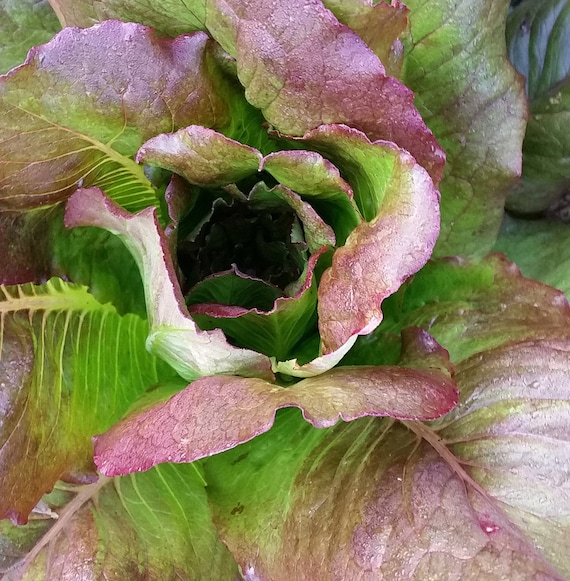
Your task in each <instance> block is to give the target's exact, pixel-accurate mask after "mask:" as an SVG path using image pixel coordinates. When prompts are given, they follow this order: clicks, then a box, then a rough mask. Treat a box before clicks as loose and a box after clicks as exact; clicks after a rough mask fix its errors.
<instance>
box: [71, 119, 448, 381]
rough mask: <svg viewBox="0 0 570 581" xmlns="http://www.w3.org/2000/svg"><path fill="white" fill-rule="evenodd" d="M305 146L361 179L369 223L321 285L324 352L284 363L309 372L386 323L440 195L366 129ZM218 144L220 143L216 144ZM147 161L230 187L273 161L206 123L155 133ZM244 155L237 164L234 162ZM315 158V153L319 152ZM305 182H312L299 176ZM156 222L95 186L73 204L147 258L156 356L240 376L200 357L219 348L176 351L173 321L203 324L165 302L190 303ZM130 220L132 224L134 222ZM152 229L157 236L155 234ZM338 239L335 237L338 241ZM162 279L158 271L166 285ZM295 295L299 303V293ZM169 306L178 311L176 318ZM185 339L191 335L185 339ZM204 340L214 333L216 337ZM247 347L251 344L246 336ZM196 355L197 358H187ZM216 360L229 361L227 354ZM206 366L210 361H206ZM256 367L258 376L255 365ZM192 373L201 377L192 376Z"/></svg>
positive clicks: (284, 367) (426, 240) (360, 199)
mask: <svg viewBox="0 0 570 581" xmlns="http://www.w3.org/2000/svg"><path fill="white" fill-rule="evenodd" d="M298 142H299V143H303V144H307V145H309V146H310V147H311V148H314V149H317V150H320V151H321V152H323V154H324V155H325V156H328V157H330V158H331V159H332V161H333V162H335V163H336V164H337V165H338V166H339V167H340V168H341V169H342V170H344V172H345V173H346V175H347V176H348V179H349V181H352V182H353V187H354V192H355V195H354V199H355V202H356V205H357V206H358V207H359V209H360V211H361V212H362V214H363V215H364V217H365V218H367V220H368V221H364V222H362V223H361V224H359V225H357V226H356V228H355V229H354V230H353V231H352V233H351V234H350V235H349V236H348V238H347V240H346V242H345V244H344V245H343V246H342V247H341V248H338V249H337V250H336V252H335V254H334V256H333V261H332V266H331V268H330V269H328V270H327V271H326V272H325V274H324V275H323V277H322V278H321V281H320V284H319V287H318V316H319V334H320V338H321V349H320V352H319V353H316V354H315V356H316V358H315V359H314V360H313V361H312V362H310V363H306V364H299V363H298V362H297V361H295V359H291V360H288V361H283V362H275V364H274V368H275V370H276V371H278V372H283V373H287V374H292V375H299V376H305V377H306V376H309V375H316V374H318V373H322V372H323V371H325V370H326V369H330V368H331V367H333V366H334V365H335V364H336V363H338V361H339V360H340V358H341V357H342V356H344V355H345V354H346V352H347V351H348V349H350V347H351V346H352V344H353V343H354V341H355V340H356V336H357V335H359V334H368V333H370V332H371V331H372V330H373V329H374V328H375V327H376V326H377V325H378V324H379V323H380V321H381V320H382V312H381V309H380V305H381V302H382V301H383V300H384V299H385V298H386V297H387V296H389V295H391V294H392V293H394V292H395V291H396V290H397V289H398V288H399V286H400V285H401V284H402V282H403V281H404V280H405V279H407V278H408V277H409V276H411V275H412V274H414V273H415V272H416V271H417V270H418V269H419V268H421V266H423V264H425V262H426V261H427V259H428V258H429V256H430V254H431V251H432V249H433V245H434V243H435V240H436V238H437V233H438V228H439V208H438V202H439V193H438V192H437V190H436V189H435V188H434V185H433V183H432V180H431V179H430V177H429V175H428V174H427V172H426V171H425V170H424V169H423V168H421V167H420V166H419V165H418V164H417V163H415V161H414V159H413V158H412V157H411V156H410V155H409V154H408V153H406V152H405V151H403V150H401V149H399V148H397V147H396V146H394V145H393V144H390V143H385V142H380V141H378V142H374V143H372V142H370V140H368V139H367V137H366V136H365V135H364V134H363V133H361V132H360V131H357V130H355V129H350V128H348V127H346V126H344V125H338V126H337V125H332V126H322V127H320V128H319V129H316V130H314V131H312V132H309V133H307V134H306V135H305V136H304V137H303V138H302V139H300V140H298ZM209 144H211V145H212V147H208V145H209ZM296 155H297V156H298V157H299V156H302V152H297V154H296ZM137 158H138V159H139V160H141V161H145V162H147V163H150V164H153V165H156V164H158V165H162V164H163V165H164V166H166V167H167V168H168V169H170V170H174V171H176V172H177V173H179V174H180V175H182V176H184V177H185V178H187V179H188V180H189V182H191V183H194V184H200V185H212V186H213V185H220V183H221V181H223V180H225V179H232V178H234V179H239V178H243V177H244V176H245V175H246V174H247V173H248V172H252V171H253V168H254V164H257V166H258V168H261V167H262V164H263V163H264V160H263V158H262V156H261V154H260V153H259V152H256V151H255V150H254V149H253V148H250V147H247V146H244V145H241V144H239V143H237V142H235V141H233V140H230V139H228V138H226V137H224V136H223V135H221V134H218V133H216V132H214V131H211V130H208V129H204V128H199V127H190V128H187V129H183V130H180V131H178V132H177V133H174V134H170V135H165V136H158V137H155V138H153V139H151V140H150V142H148V143H147V144H145V145H144V146H143V147H142V148H141V150H140V151H139V153H138V157H137ZM194 158H196V159H200V160H203V159H207V160H208V163H207V164H205V163H202V161H200V163H198V164H192V163H189V162H188V160H191V159H194ZM234 158H235V159H236V164H235V166H234V165H232V164H230V163H229V161H230V160H232V159H234ZM268 158H269V159H270V160H271V161H270V164H269V166H265V165H264V166H263V167H264V168H265V169H266V170H267V171H271V170H272V167H277V168H278V173H284V175H285V177H286V178H287V177H288V173H287V172H283V167H285V166H282V167H281V170H280V166H279V163H277V161H278V154H272V155H271V154H270V156H268ZM309 158H310V159H311V160H314V159H315V158H314V155H311V154H309ZM320 167H322V164H320ZM228 172H229V173H228ZM297 181H298V182H302V180H299V179H297ZM301 185H303V184H302V183H301ZM328 188H329V186H328V183H326V182H325V188H324V196H323V197H324V198H325V199H326V198H327V197H328V191H329V190H328ZM275 191H277V188H276V189H275ZM313 191H314V187H313ZM255 192H256V193H257V191H255ZM252 195H254V193H253V192H252ZM291 195H293V193H291ZM95 208H97V210H95ZM297 212H298V213H299V211H297ZM305 213H306V211H305ZM299 217H300V218H301V220H302V221H303V222H304V224H305V232H306V236H307V240H308V242H309V247H311V246H310V240H311V236H315V235H316V232H317V231H316V230H315V227H318V223H317V222H314V221H313V220H312V218H311V222H314V225H311V223H309V222H307V221H306V219H305V218H304V216H303V214H299ZM348 219H349V220H353V213H352V212H351V213H349V215H348ZM143 221H146V222H148V223H149V226H148V227H147V228H148V231H146V232H143V231H142V230H140V228H139V229H138V230H139V231H140V232H139V234H135V230H134V226H133V225H134V224H138V223H141V224H142V222H143ZM150 221H151V217H150V214H148V215H146V214H145V217H144V218H143V215H142V214H141V215H139V216H138V217H137V216H131V217H127V214H125V213H124V212H121V211H120V210H119V209H118V208H112V206H111V205H110V203H108V202H104V201H103V198H102V197H101V196H100V195H99V194H97V193H96V192H95V191H94V190H84V191H83V192H78V193H77V194H76V195H75V196H74V197H73V198H72V200H71V201H70V203H69V205H68V209H67V224H68V225H69V226H74V225H97V226H100V227H104V228H107V229H109V230H110V231H112V232H115V233H118V232H121V236H122V239H123V241H124V242H125V243H126V244H127V246H128V247H129V249H130V250H131V252H132V253H133V254H134V255H135V256H136V257H137V262H138V264H139V268H140V269H141V272H142V276H143V279H144V281H145V285H147V293H146V295H147V305H148V310H149V313H151V315H150V316H151V319H152V323H151V327H153V331H151V337H150V338H149V345H151V344H152V345H154V347H153V348H154V349H156V350H157V351H155V353H158V352H160V353H161V354H162V356H164V357H166V358H167V360H168V361H169V362H171V364H172V363H173V362H174V361H175V362H176V363H175V365H176V367H175V368H176V369H177V371H178V372H179V373H181V374H182V375H184V376H186V375H188V374H189V373H191V372H190V369H194V370H196V369H201V370H202V371H201V372H203V373H207V374H216V373H220V372H222V373H223V369H228V372H230V370H231V367H230V366H229V365H230V364H229V362H227V365H226V364H224V365H226V367H215V366H214V367H211V366H210V364H206V363H199V361H203V362H205V361H207V360H210V361H211V360H213V358H214V355H213V352H212V351H211V350H210V351H209V354H206V353H205V352H204V353H203V354H202V356H201V357H196V356H193V355H191V354H190V353H191V350H189V349H188V348H187V347H184V346H183V344H182V343H180V341H178V340H177V341H176V345H177V346H176V348H175V349H173V346H172V345H170V341H172V340H174V339H173V338H174V337H175V336H177V333H175V332H174V331H173V332H172V334H169V331H168V329H167V326H168V325H170V326H178V327H179V328H182V327H188V328H190V327H191V328H192V329H195V326H194V323H193V322H192V321H191V320H190V319H188V317H184V316H183V315H182V314H181V315H180V316H179V317H177V318H176V323H174V319H172V317H173V315H172V314H171V313H173V312H176V310H178V312H179V313H181V311H180V308H181V307H176V310H175V308H174V307H173V308H172V309H170V310H169V309H167V308H166V307H165V305H166V304H167V303H169V302H173V301H174V300H176V301H178V302H180V301H181V300H182V299H181V296H178V295H180V289H179V287H178V285H177V284H176V280H175V275H174V270H173V266H171V259H170V258H169V257H166V258H165V259H164V260H166V262H164V260H163V259H160V260H159V259H158V258H157V257H158V254H156V253H157V250H158V248H159V247H160V245H162V246H163V250H162V252H163V253H164V254H163V255H164V256H166V247H167V245H166V242H165V240H164V238H163V234H162V233H161V231H158V230H156V228H157V225H156V226H152V225H150ZM127 222H128V223H130V224H131V226H127ZM150 228H152V229H153V230H154V233H151V232H150ZM151 240H154V241H153V242H151ZM332 241H333V240H329V242H328V243H331V242H332ZM326 243H327V241H326V240H325V239H321V241H319V242H318V244H316V245H315V246H314V248H313V251H314V250H316V249H317V248H318V247H319V246H320V245H322V244H326ZM153 246H154V249H153ZM145 247H146V249H145V250H143V248H145ZM153 253H154V254H153ZM153 257H154V259H153ZM155 260H156V264H159V263H160V264H161V266H160V269H161V270H163V271H164V266H163V265H164V264H168V266H167V269H168V270H169V274H168V275H167V276H166V275H165V276H162V277H159V275H158V271H157V270H156V267H155V266H153V264H155ZM228 267H229V265H228ZM309 275H310V273H309ZM154 277H158V278H157V280H156V281H155V278H154ZM166 281H169V282H166ZM165 286H167V287H168V290H167V291H166V290H164V288H165ZM159 288H160V289H162V291H161V292H164V293H168V294H165V295H164V296H163V295H162V294H161V292H158V291H157V289H159ZM306 288H308V287H306ZM174 289H175V290H174ZM172 293H176V295H177V298H176V299H174V298H173V299H172V301H171V300H170V299H168V300H167V299H166V297H167V296H171V295H172ZM172 296H174V295H172ZM290 300H296V299H295V297H292V298H291V299H290ZM173 304H174V303H173ZM159 312H160V313H161V314H160V315H159V314H158V313H159ZM166 312H168V313H170V314H168V316H167V315H165V313H166ZM203 314H207V313H203ZM155 327H156V329H155ZM192 333H195V331H192ZM182 336H185V335H184V334H182V335H180V337H182ZM196 336H198V335H196ZM200 336H201V337H204V338H205V337H206V336H213V335H200ZM217 336H218V337H221V335H217ZM167 337H169V338H167ZM204 340H205V339H204ZM242 343H243V344H248V343H247V340H246V339H244V340H243V341H242ZM224 345H226V344H225V343H224ZM174 352H176V355H174ZM242 353H245V352H242ZM272 355H274V356H275V355H276V354H275V353H273V354H272ZM236 356H237V351H236ZM186 357H187V358H188V361H186V362H184V358H186ZM202 357H203V359H202ZM216 357H218V359H219V361H221V359H220V358H221V357H222V353H221V352H220V354H219V356H216ZM252 357H253V355H251V354H250V355H248V361H250V363H251V364H252V365H253V363H252V362H253V359H251V358H252ZM224 359H225V356H224ZM258 361H259V362H260V361H261V360H258ZM220 364H221V363H216V365H220ZM198 365H201V367H197V366H198ZM248 365H249V364H248ZM246 367H247V366H246ZM254 367H256V368H257V372H256V374H258V373H259V369H260V368H259V367H258V364H255V365H254ZM238 369H239V370H238ZM244 369H245V367H243V365H242V364H240V367H239V368H237V367H235V368H234V372H235V373H239V374H241V373H242V371H241V370H244ZM206 370H207V371H206ZM247 373H248V374H250V373H251V371H248V372H247ZM185 374H186V375H185ZM191 378H194V377H193V376H192V375H189V376H188V379H191Z"/></svg>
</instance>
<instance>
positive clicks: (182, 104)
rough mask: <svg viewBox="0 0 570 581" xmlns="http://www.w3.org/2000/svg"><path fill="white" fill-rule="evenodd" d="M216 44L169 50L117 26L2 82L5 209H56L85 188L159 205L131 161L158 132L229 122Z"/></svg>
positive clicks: (56, 44)
mask: <svg viewBox="0 0 570 581" xmlns="http://www.w3.org/2000/svg"><path fill="white" fill-rule="evenodd" d="M207 41H208V39H207V37H206V35H204V34H202V33H196V35H192V36H185V37H181V38H179V39H178V40H172V41H170V40H165V41H160V42H159V40H158V39H157V38H156V37H155V35H154V33H153V32H152V31H151V29H149V28H146V27H142V26H140V25H135V24H125V23H121V22H118V21H109V22H105V23H102V24H101V25H99V26H97V27H94V28H91V29H88V30H80V29H71V28H69V29H65V30H63V31H62V32H60V33H59V34H58V35H57V37H56V38H55V39H54V40H53V41H52V42H50V43H48V44H46V45H44V46H42V47H37V48H34V50H33V51H31V52H30V55H29V57H28V60H27V62H26V64H25V65H24V66H22V67H20V68H18V69H15V70H14V71H12V72H11V73H10V74H8V75H6V76H5V77H3V78H1V79H0V132H1V134H2V138H1V140H0V156H1V157H2V159H3V164H2V166H1V167H0V207H4V208H6V207H7V208H11V209H27V208H34V207H38V206H45V205H48V204H53V203H56V202H59V201H62V200H65V199H66V198H67V197H68V196H69V195H70V194H71V193H72V192H73V191H74V190H75V189H76V188H77V187H79V185H81V184H85V185H87V184H89V185H98V186H100V187H101V188H102V189H104V190H105V191H106V192H107V194H108V195H109V196H111V197H113V198H114V199H115V200H116V201H117V202H119V203H121V204H123V205H124V206H125V207H127V208H131V209H135V210H136V209H140V208H144V207H146V206H149V205H157V203H158V201H157V192H156V190H155V188H154V187H153V186H152V184H151V183H150V181H149V180H148V179H147V177H146V176H145V174H144V171H143V167H142V166H140V165H138V164H136V163H135V162H134V161H133V160H132V159H131V157H130V156H133V155H134V154H135V153H136V151H137V150H138V148H139V147H140V146H141V145H142V143H143V142H144V141H146V140H147V139H149V138H150V137H152V136H154V135H156V134H158V133H162V132H164V131H172V130H174V129H177V128H178V127H180V126H184V125H187V124H188V123H189V122H190V121H193V122H197V123H201V124H204V125H211V124H213V123H214V122H217V123H221V124H224V122H225V120H226V114H227V109H226V106H225V105H224V103H223V101H222V99H221V97H219V96H218V95H217V94H216V92H215V89H214V86H213V82H212V80H211V78H210V73H209V69H208V65H207V63H206V60H207V59H206V45H207ZM78 54H80V55H82V56H81V57H80V58H79V57H78ZM103 55H105V56H103ZM102 59H103V61H104V62H105V66H103V67H102V66H101V63H102ZM165 71H166V77H165ZM189 93H191V94H193V95H194V99H193V100H188V94H189ZM149 104H150V105H149Z"/></svg>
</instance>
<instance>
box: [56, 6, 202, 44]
mask: <svg viewBox="0 0 570 581" xmlns="http://www.w3.org/2000/svg"><path fill="white" fill-rule="evenodd" d="M49 3H50V4H51V6H52V8H53V9H54V11H55V12H56V14H57V15H58V18H59V20H60V22H61V25H62V26H82V27H84V28H85V27H89V26H92V25H93V24H97V23H98V22H102V21H103V20H109V19H115V18H116V19H118V20H123V21H125V22H139V23H140V24H146V25H147V26H152V27H153V28H155V29H156V30H157V31H158V32H159V33H160V34H161V35H165V36H178V35H179V34H184V33H185V32H193V31H195V30H205V27H204V21H205V20H206V4H207V3H206V1H205V0H192V1H189V0H165V1H162V2H156V1H154V0H49Z"/></svg>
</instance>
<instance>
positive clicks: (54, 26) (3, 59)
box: [0, 0, 60, 74]
mask: <svg viewBox="0 0 570 581" xmlns="http://www.w3.org/2000/svg"><path fill="white" fill-rule="evenodd" d="M59 30H60V26H59V22H58V20H57V17H56V15H55V13H54V12H53V10H52V9H51V8H50V6H49V4H48V3H47V2H38V1H37V0H2V1H1V2H0V74H3V73H6V72H7V71H9V70H10V69H11V68H12V67H15V66H17V65H19V64H20V63H22V62H24V59H25V58H26V54H27V53H28V50H29V49H30V48H32V46H35V45H38V44H43V43H44V42H47V41H48V40H49V39H50V38H51V37H52V36H53V35H54V34H56V33H57V32H58V31H59Z"/></svg>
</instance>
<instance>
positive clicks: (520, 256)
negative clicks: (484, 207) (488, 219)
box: [494, 215, 570, 297]
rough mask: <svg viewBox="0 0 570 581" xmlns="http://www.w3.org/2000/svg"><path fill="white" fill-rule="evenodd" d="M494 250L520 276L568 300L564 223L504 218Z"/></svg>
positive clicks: (568, 244)
mask: <svg viewBox="0 0 570 581" xmlns="http://www.w3.org/2000/svg"><path fill="white" fill-rule="evenodd" d="M494 250H497V251H499V252H504V253H505V254H506V255H507V256H508V258H509V260H512V261H513V262H515V263H516V264H517V266H518V267H519V268H520V269H521V272H522V274H523V275H524V276H527V277H529V278H534V279H536V280H539V281H541V282H543V283H545V284H548V285H550V286H553V287H555V288H557V289H559V290H561V291H563V292H564V293H566V296H567V297H570V227H569V226H568V224H564V223H562V222H556V221H554V220H521V219H517V218H513V217H511V216H508V215H506V216H505V218H504V220H503V225H502V227H501V232H500V236H499V239H498V240H497V243H496V244H495V248H494Z"/></svg>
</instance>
